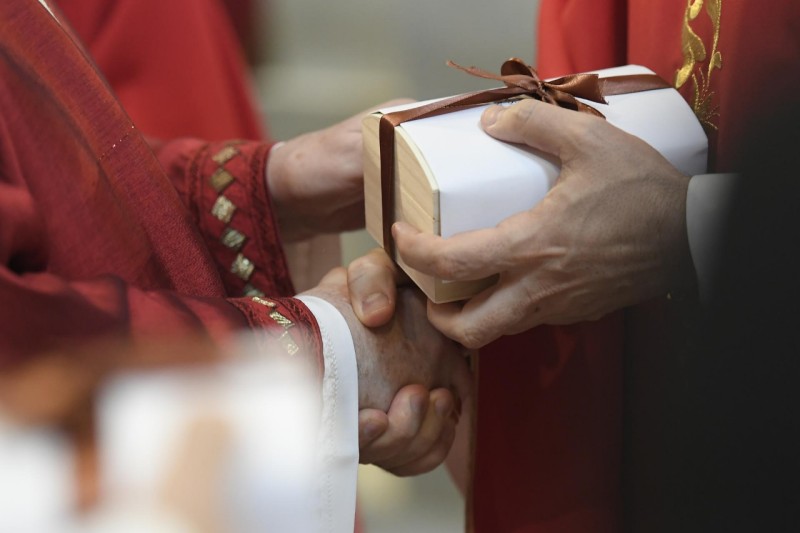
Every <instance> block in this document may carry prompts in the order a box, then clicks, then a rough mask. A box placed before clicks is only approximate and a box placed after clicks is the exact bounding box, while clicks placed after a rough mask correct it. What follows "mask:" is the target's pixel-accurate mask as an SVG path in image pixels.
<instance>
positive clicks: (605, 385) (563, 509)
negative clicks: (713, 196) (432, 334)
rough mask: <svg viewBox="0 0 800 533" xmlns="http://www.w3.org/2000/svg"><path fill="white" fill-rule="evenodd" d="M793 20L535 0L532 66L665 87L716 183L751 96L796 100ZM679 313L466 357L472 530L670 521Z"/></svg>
mask: <svg viewBox="0 0 800 533" xmlns="http://www.w3.org/2000/svg"><path fill="white" fill-rule="evenodd" d="M689 4H692V2H689ZM695 4H697V6H698V7H699V6H700V4H701V3H700V2H695ZM718 6H719V7H721V9H715V8H717V7H718ZM798 22H800V16H799V14H798V7H797V4H796V3H795V2H793V1H792V0H784V1H779V2H770V3H768V4H766V3H762V4H758V3H756V2H737V1H725V0H721V1H720V0H717V1H711V0H707V1H706V2H705V5H704V6H702V8H701V9H696V10H691V9H689V8H688V7H687V2H680V1H669V2H667V1H654V0H601V1H597V0H543V1H542V4H541V11H540V18H539V61H538V66H539V69H540V73H541V74H542V76H547V77H549V76H556V75H562V74H566V73H572V72H581V71H586V70H593V69H598V68H605V67H611V66H615V65H622V64H641V65H644V66H647V67H649V68H651V69H653V70H654V71H655V72H656V73H658V74H659V75H661V76H662V77H663V78H664V79H666V80H668V81H670V82H672V83H676V85H679V86H680V91H681V93H682V94H683V95H684V96H685V97H686V98H687V100H688V101H689V102H690V104H692V105H693V107H694V108H695V111H696V113H697V114H698V117H700V119H701V121H702V122H703V123H704V124H705V125H706V131H707V132H708V133H709V143H710V162H709V170H710V171H730V170H735V169H736V168H737V161H736V156H737V154H738V152H737V151H738V150H739V149H740V148H741V143H742V141H743V137H744V134H745V133H746V131H747V127H748V124H749V123H750V120H751V119H752V118H753V117H754V116H755V115H757V114H759V113H761V112H763V111H764V107H768V106H769V104H770V98H769V97H766V96H767V94H769V95H773V96H780V95H795V94H797V92H798V90H800V81H799V80H798V75H797V74H796V65H797V63H798V58H800V49H799V48H798V41H797V38H796V35H797V31H798V28H797V26H798ZM701 49H702V52H701ZM717 54H718V55H717ZM715 58H716V59H715ZM711 61H714V62H715V63H714V65H713V66H710V62H711ZM679 71H682V75H679V74H678V72H679ZM679 81H682V82H683V83H679ZM765 83H766V84H767V85H768V87H769V89H766V87H765ZM695 87H696V89H695ZM767 90H768V93H766V92H765V91H767ZM765 97H766V98H765ZM691 308H692V303H691V302H676V301H674V300H673V301H670V302H667V300H666V299H664V300H660V301H657V302H651V303H649V304H646V305H642V306H638V307H637V308H635V309H632V310H629V311H626V312H624V313H622V312H618V313H614V314H612V315H611V316H608V317H605V318H603V319H602V320H600V321H598V322H593V323H587V324H577V325H575V326H570V327H550V326H544V327H538V328H535V329H534V330H532V331H529V332H527V333H525V334H522V335H518V336H515V337H509V338H505V339H502V340H501V341H499V342H496V343H494V344H493V345H491V346H489V347H487V348H486V349H484V350H482V351H481V357H480V365H479V390H478V399H479V400H478V413H477V433H476V435H477V436H476V439H477V441H476V456H475V465H474V477H473V494H472V500H471V505H472V507H473V515H472V520H473V523H474V529H475V530H476V531H481V532H503V531H519V532H522V531H531V532H556V531H557V532H578V531H580V532H583V531H586V532H593V533H597V532H614V531H619V530H621V529H623V525H624V528H625V529H628V528H633V529H635V530H637V531H639V530H641V531H655V529H654V527H655V526H654V525H655V524H659V520H660V519H662V518H665V517H667V516H670V513H671V512H672V513H675V512H676V511H675V510H674V509H668V508H667V507H668V506H669V504H670V502H672V501H675V500H674V499H670V498H668V497H667V496H668V495H670V494H673V495H674V491H677V490H680V488H679V487H669V488H665V486H664V485H665V483H664V480H665V479H667V477H665V476H667V475H668V471H667V470H668V468H669V464H670V462H669V461H665V460H663V458H664V457H669V456H670V453H673V452H674V450H670V449H669V446H670V444H671V443H673V441H672V440H670V439H669V438H666V436H667V435H668V434H669V428H670V424H673V423H675V422H677V420H675V418H674V416H675V415H674V414H670V409H671V407H672V406H671V402H674V401H675V400H676V395H679V394H680V389H679V385H678V384H680V383H681V380H682V374H681V372H682V370H681V364H680V361H681V359H680V353H681V343H682V341H683V339H684V338H685V331H683V328H682V325H681V323H682V322H683V321H685V320H687V318H688V314H689V313H690V312H691ZM676 354H677V356H676ZM684 362H685V361H684ZM623 370H624V372H623ZM623 375H624V378H625V379H624V380H623ZM623 391H624V395H623ZM673 411H674V410H673ZM623 428H624V430H623ZM623 486H624V491H623ZM670 491H673V492H672V493H670ZM623 493H624V502H623ZM623 510H624V513H623ZM622 516H624V520H621V517H622ZM665 524H666V522H664V521H661V524H660V526H659V527H660V528H665V527H666V528H667V529H665V530H668V526H666V525H665Z"/></svg>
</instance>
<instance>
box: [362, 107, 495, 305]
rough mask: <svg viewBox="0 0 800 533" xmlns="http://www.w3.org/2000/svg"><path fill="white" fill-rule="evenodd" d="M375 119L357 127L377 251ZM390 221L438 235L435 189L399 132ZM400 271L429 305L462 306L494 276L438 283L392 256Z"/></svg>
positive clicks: (379, 229) (416, 154) (413, 148)
mask: <svg viewBox="0 0 800 533" xmlns="http://www.w3.org/2000/svg"><path fill="white" fill-rule="evenodd" d="M380 118H381V113H379V112H378V113H372V114H369V115H367V116H366V117H365V118H364V120H363V121H362V133H363V139H364V203H365V219H366V228H367V232H368V233H369V234H370V235H371V236H372V238H373V239H375V241H376V242H377V243H378V244H379V245H380V246H383V213H382V208H381V177H380V144H379V142H378V125H379V123H380ZM395 153H396V157H395V177H396V179H395V200H396V202H395V204H396V206H395V220H402V221H404V222H408V223H409V224H411V225H412V226H414V227H415V228H417V229H419V230H420V231H425V232H428V233H432V234H434V235H441V228H440V213H439V187H438V184H437V183H436V180H435V179H434V177H433V173H432V172H431V170H430V167H429V166H428V164H427V162H426V160H425V157H424V156H423V154H422V153H421V152H420V151H419V149H418V148H417V147H416V145H415V144H414V143H413V142H412V141H411V140H410V139H409V137H408V135H407V134H406V133H405V131H403V129H402V128H397V129H396V131H395ZM394 259H395V260H396V261H397V263H398V265H400V267H401V268H402V269H403V271H404V272H405V273H406V274H408V277H409V278H411V280H412V281H414V283H416V284H417V286H419V288H420V289H422V291H423V292H424V293H425V295H426V296H427V297H428V298H429V299H430V300H431V301H433V302H434V303H446V302H453V301H457V300H464V299H467V298H469V297H471V296H474V295H475V294H477V293H478V292H480V291H481V290H483V289H485V288H487V287H489V286H491V285H493V284H494V283H495V282H496V281H497V276H492V277H489V278H485V279H481V280H475V281H443V280H441V279H438V278H434V277H433V276H430V275H428V274H423V273H422V272H420V271H419V270H416V269H413V268H411V267H410V266H408V265H407V264H405V263H404V262H403V260H402V259H400V258H399V257H397V256H396V254H395V258H394Z"/></svg>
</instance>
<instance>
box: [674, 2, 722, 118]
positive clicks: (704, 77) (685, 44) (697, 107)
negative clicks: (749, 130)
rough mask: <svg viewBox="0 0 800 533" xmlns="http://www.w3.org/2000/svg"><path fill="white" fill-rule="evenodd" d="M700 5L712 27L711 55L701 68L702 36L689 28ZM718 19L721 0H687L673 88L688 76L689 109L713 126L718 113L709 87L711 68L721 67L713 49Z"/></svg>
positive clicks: (703, 51) (679, 85) (716, 53)
mask: <svg viewBox="0 0 800 533" xmlns="http://www.w3.org/2000/svg"><path fill="white" fill-rule="evenodd" d="M704 6H705V8H706V9H705V11H706V13H707V14H708V16H709V18H711V24H712V26H713V28H714V37H713V41H712V44H711V56H710V58H711V59H709V61H708V67H707V68H706V70H705V72H704V70H703V67H702V66H701V65H699V63H702V62H703V61H705V60H706V58H707V57H708V56H707V55H706V47H705V45H704V44H703V40H702V39H701V38H700V37H699V36H698V35H697V34H696V33H695V32H694V30H693V29H692V22H693V21H694V20H696V19H697V17H699V16H700V13H701V12H702V9H703V7H704ZM721 20H722V0H688V7H687V8H686V13H685V15H684V20H683V32H682V35H681V40H682V48H683V59H684V60H683V66H682V67H681V68H680V69H678V71H677V72H675V88H676V89H680V88H681V87H683V85H684V84H685V83H686V82H687V81H689V80H690V79H691V80H692V85H693V86H694V95H693V96H692V109H693V110H694V112H695V114H696V115H697V118H698V119H699V120H700V122H701V123H702V124H703V125H704V126H706V127H708V128H711V129H715V130H716V129H717V125H716V124H715V121H716V119H717V118H718V117H719V106H714V105H713V104H712V99H713V98H714V92H713V91H712V90H711V77H712V75H713V73H714V69H721V68H722V54H721V53H720V51H719V50H717V45H718V44H719V34H720V26H721Z"/></svg>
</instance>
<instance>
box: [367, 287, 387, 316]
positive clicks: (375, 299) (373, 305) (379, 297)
mask: <svg viewBox="0 0 800 533" xmlns="http://www.w3.org/2000/svg"><path fill="white" fill-rule="evenodd" d="M388 305H389V297H388V296H386V295H385V294H383V293H382V292H373V293H372V294H370V295H369V296H367V297H366V298H364V299H363V300H361V311H362V312H363V313H364V314H365V315H371V314H372V313H374V312H375V311H378V310H380V309H383V308H384V307H386V306H388Z"/></svg>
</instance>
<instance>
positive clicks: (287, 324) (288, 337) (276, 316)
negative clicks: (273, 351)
mask: <svg viewBox="0 0 800 533" xmlns="http://www.w3.org/2000/svg"><path fill="white" fill-rule="evenodd" d="M247 287H252V288H254V287H253V286H252V285H250V284H249V283H248V284H247V286H246V287H245V289H247ZM254 289H255V288H254ZM252 300H253V301H254V302H256V303H258V304H261V305H266V306H267V307H273V308H274V307H276V304H275V302H272V301H270V300H267V299H265V298H261V297H259V296H253V298H252ZM269 317H270V318H271V319H272V320H274V321H275V322H277V323H278V324H280V325H281V326H282V327H283V333H281V336H280V337H278V342H280V343H281V344H282V345H283V349H284V350H286V353H288V354H289V355H295V354H296V353H297V352H299V351H300V347H299V346H298V345H297V342H295V340H294V337H292V334H291V333H290V332H289V330H290V329H291V328H292V327H294V322H292V321H291V320H289V319H288V318H286V317H285V316H283V315H282V314H281V313H280V312H278V311H277V310H275V311H272V312H270V314H269Z"/></svg>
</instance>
